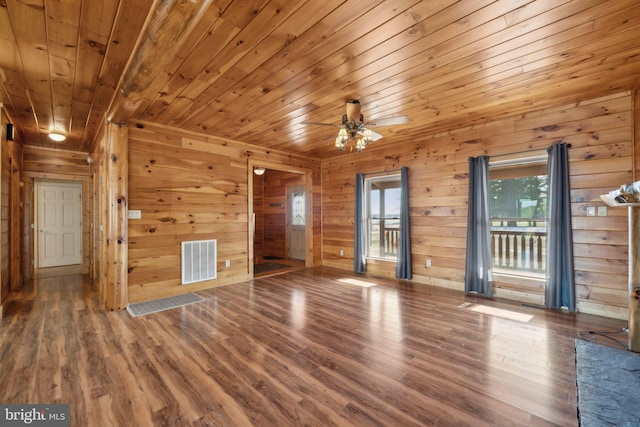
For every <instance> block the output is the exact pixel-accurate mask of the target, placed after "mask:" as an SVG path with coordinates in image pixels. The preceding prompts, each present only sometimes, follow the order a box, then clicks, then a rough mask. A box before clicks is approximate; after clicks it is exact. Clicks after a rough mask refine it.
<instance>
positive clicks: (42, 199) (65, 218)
mask: <svg viewBox="0 0 640 427" xmlns="http://www.w3.org/2000/svg"><path fill="white" fill-rule="evenodd" d="M36 204H37V219H36V221H37V224H36V231H37V249H36V252H37V257H38V263H37V267H38V268H44V267H58V266H63V265H73V264H80V263H82V183H79V182H78V183H76V182H60V181H56V182H48V181H39V182H36Z"/></svg>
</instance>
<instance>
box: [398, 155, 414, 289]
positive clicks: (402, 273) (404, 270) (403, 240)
mask: <svg viewBox="0 0 640 427" xmlns="http://www.w3.org/2000/svg"><path fill="white" fill-rule="evenodd" d="M408 171H409V169H408V168H407V167H406V166H405V167H403V168H402V169H400V185H401V188H400V236H399V247H398V262H397V263H396V278H398V279H407V280H409V279H411V234H410V232H409V178H408Z"/></svg>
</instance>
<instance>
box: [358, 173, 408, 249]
mask: <svg viewBox="0 0 640 427" xmlns="http://www.w3.org/2000/svg"><path fill="white" fill-rule="evenodd" d="M365 186H366V188H367V193H366V200H365V203H366V212H367V218H366V224H367V256H369V257H373V258H386V259H390V260H394V261H395V260H396V258H397V254H398V236H399V231H400V219H399V217H400V193H401V192H400V189H401V188H400V186H401V183H400V176H399V175H394V176H387V177H379V178H369V179H367V180H366V183H365Z"/></svg>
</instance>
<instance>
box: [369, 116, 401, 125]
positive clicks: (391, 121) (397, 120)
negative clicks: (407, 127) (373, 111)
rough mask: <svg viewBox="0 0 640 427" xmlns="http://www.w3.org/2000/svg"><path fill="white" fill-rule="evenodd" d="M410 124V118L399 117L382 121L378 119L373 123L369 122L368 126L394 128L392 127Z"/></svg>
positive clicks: (386, 118)
mask: <svg viewBox="0 0 640 427" xmlns="http://www.w3.org/2000/svg"><path fill="white" fill-rule="evenodd" d="M406 123H409V117H407V116H397V117H384V118H382V119H376V120H373V121H371V122H368V123H367V124H366V125H367V126H392V125H403V124H406Z"/></svg>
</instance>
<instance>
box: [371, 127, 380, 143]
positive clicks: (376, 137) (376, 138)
mask: <svg viewBox="0 0 640 427" xmlns="http://www.w3.org/2000/svg"><path fill="white" fill-rule="evenodd" d="M369 130H371V129H369ZM371 136H373V140H374V141H377V140H379V139H382V135H380V134H379V133H378V132H376V131H373V130H371Z"/></svg>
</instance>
